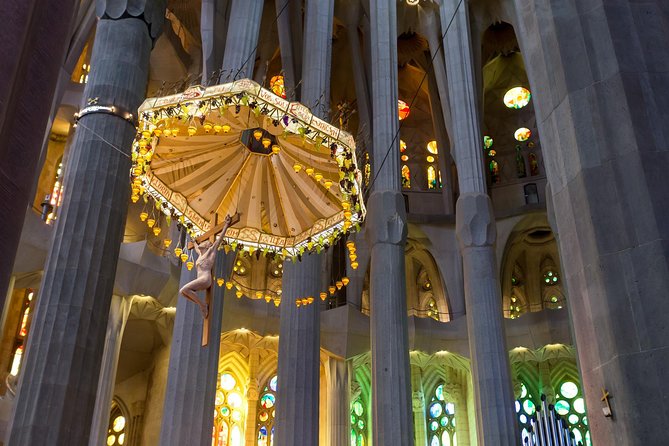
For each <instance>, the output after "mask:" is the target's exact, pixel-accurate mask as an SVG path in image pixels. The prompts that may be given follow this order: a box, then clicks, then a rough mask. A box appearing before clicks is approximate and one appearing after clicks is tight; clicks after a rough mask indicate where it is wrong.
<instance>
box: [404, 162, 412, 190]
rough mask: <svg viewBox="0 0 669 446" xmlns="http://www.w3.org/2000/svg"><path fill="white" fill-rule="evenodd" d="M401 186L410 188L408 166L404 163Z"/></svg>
mask: <svg viewBox="0 0 669 446" xmlns="http://www.w3.org/2000/svg"><path fill="white" fill-rule="evenodd" d="M402 188H403V189H410V188H411V171H410V170H409V166H407V165H406V164H405V165H403V166H402Z"/></svg>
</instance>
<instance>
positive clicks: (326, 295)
mask: <svg viewBox="0 0 669 446" xmlns="http://www.w3.org/2000/svg"><path fill="white" fill-rule="evenodd" d="M327 297H328V293H326V292H325V291H321V300H325V299H326V298H327Z"/></svg>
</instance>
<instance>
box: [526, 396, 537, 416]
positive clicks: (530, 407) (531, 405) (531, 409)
mask: <svg viewBox="0 0 669 446" xmlns="http://www.w3.org/2000/svg"><path fill="white" fill-rule="evenodd" d="M523 409H524V410H525V413H527V414H528V415H532V414H533V413H534V412H535V411H536V409H535V408H534V403H533V402H532V401H530V400H525V401H523Z"/></svg>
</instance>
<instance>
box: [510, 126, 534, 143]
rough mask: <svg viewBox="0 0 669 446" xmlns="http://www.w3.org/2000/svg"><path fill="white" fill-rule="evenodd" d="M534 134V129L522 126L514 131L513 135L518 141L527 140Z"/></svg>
mask: <svg viewBox="0 0 669 446" xmlns="http://www.w3.org/2000/svg"><path fill="white" fill-rule="evenodd" d="M530 136H532V131H531V130H530V129H528V128H526V127H521V128H519V129H518V130H516V131H515V132H514V133H513V137H514V138H516V141H520V142H523V141H527V140H528V139H530Z"/></svg>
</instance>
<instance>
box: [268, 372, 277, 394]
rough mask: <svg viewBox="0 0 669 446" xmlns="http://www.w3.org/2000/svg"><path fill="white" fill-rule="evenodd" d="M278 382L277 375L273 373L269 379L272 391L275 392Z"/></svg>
mask: <svg viewBox="0 0 669 446" xmlns="http://www.w3.org/2000/svg"><path fill="white" fill-rule="evenodd" d="M277 383H278V377H277V376H276V375H275V376H274V377H273V378H272V379H270V380H269V388H270V390H272V391H273V392H276V386H277Z"/></svg>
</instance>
